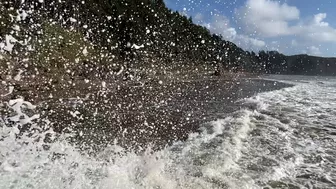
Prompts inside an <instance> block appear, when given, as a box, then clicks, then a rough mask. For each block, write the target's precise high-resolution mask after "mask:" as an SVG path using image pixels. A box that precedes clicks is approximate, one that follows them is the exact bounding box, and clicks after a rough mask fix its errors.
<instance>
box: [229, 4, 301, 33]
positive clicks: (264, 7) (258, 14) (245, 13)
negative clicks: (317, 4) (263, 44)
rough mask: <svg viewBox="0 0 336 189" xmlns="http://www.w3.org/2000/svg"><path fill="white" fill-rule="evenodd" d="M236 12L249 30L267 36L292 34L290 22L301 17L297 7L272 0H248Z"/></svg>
mask: <svg viewBox="0 0 336 189" xmlns="http://www.w3.org/2000/svg"><path fill="white" fill-rule="evenodd" d="M236 13H237V16H238V18H239V19H241V20H242V21H243V22H244V23H243V24H244V25H245V28H246V29H247V30H248V31H249V32H256V33H257V34H260V35H262V36H266V37H274V36H280V35H288V34H291V33H292V29H293V28H292V27H291V26H289V23H288V22H289V21H293V20H298V19H299V17H300V11H299V10H298V9H297V8H296V7H293V6H289V5H287V4H286V3H284V4H280V3H279V2H276V1H270V0H248V1H247V2H246V4H245V6H244V7H242V8H240V9H239V10H238V11H237V12H236Z"/></svg>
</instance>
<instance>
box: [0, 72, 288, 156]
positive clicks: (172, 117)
mask: <svg viewBox="0 0 336 189" xmlns="http://www.w3.org/2000/svg"><path fill="white" fill-rule="evenodd" d="M33 83H34V82H31V83H30V84H26V85H16V86H15V88H16V89H15V90H14V92H13V94H11V95H8V96H6V97H1V98H2V101H6V100H8V99H9V98H12V99H13V98H17V97H19V96H23V97H24V98H25V100H27V101H31V102H33V103H34V104H35V105H38V109H37V111H38V112H39V113H40V114H41V117H42V118H46V119H48V120H49V121H50V122H51V123H52V127H53V128H54V130H55V131H57V132H59V133H64V132H66V133H72V134H74V136H73V137H72V141H73V142H74V143H77V144H79V146H80V147H82V148H85V149H89V148H93V149H97V148H100V147H104V146H106V145H110V144H114V143H115V142H117V143H118V144H119V145H121V146H123V147H126V148H129V149H132V150H141V149H142V148H144V147H145V146H147V145H149V144H152V145H154V148H161V147H163V146H165V145H169V144H171V143H172V142H174V141H179V140H185V139H186V138H187V137H188V134H190V133H193V132H197V131H198V129H199V127H200V125H201V124H202V123H206V122H208V121H211V120H216V119H219V118H223V117H225V116H226V114H227V113H230V112H233V111H235V110H238V109H239V108H241V106H239V103H237V100H239V99H243V98H247V97H251V96H253V95H255V94H257V93H260V92H264V91H271V90H277V89H281V88H284V87H288V86H289V85H287V84H283V83H278V82H273V81H267V80H262V79H256V78H255V79H248V78H238V79H235V80H232V79H229V80H228V79H219V78H204V79H197V80H189V81H186V80H184V81H179V80H169V81H167V80H166V81H160V80H151V81H149V82H144V83H139V82H129V83H127V82H123V83H114V82H106V83H103V82H88V81H86V82H84V81H72V82H69V81H67V85H64V84H57V83H56V84H55V83H52V82H46V83H45V84H43V85H42V84H39V85H34V84H33ZM7 85H8V83H7ZM3 89H4V87H3V86H2V91H3Z"/></svg>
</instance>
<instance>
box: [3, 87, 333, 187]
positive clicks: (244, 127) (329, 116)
mask: <svg viewBox="0 0 336 189" xmlns="http://www.w3.org/2000/svg"><path fill="white" fill-rule="evenodd" d="M298 83H299V84H298ZM298 83H296V84H297V85H296V86H294V87H291V88H287V89H282V90H279V91H272V92H267V93H261V94H259V95H257V96H256V97H252V98H250V99H247V100H246V101H245V103H246V107H247V108H246V109H242V110H240V111H237V112H234V113H232V114H230V115H228V116H227V117H226V118H225V119H220V120H216V121H213V122H210V123H207V124H204V125H203V126H202V128H203V129H202V130H201V132H200V133H199V134H191V135H190V137H189V139H188V140H187V141H185V142H179V143H176V144H174V145H172V146H170V147H167V148H165V149H163V150H161V151H155V152H154V151H152V150H151V149H150V148H149V149H148V150H147V151H146V152H144V153H142V154H136V153H132V152H128V151H125V150H124V149H123V148H121V147H119V146H118V145H114V146H110V147H108V148H106V149H105V150H104V151H101V152H99V153H97V154H96V157H94V158H93V157H90V156H89V155H86V154H85V152H83V151H80V150H79V149H78V148H77V147H76V146H74V145H72V144H70V143H68V142H67V141H66V140H65V139H66V136H65V135H61V136H57V135H56V134H55V133H54V132H53V130H52V129H50V128H48V122H47V120H44V122H43V123H44V124H45V126H44V128H43V129H40V130H36V129H32V130H28V131H26V132H24V133H22V132H20V128H21V127H22V126H27V128H28V126H29V127H31V126H32V127H33V128H34V126H35V128H38V127H39V126H40V125H36V124H37V123H36V121H37V120H39V117H38V115H32V114H31V113H29V114H28V113H26V111H28V110H32V111H33V109H34V108H35V107H34V106H33V105H32V104H30V103H28V102H25V101H24V100H22V99H17V100H12V101H10V102H9V103H8V106H9V107H10V108H11V109H12V110H13V111H14V112H15V114H13V115H11V117H8V118H2V119H0V124H1V129H0V149H1V150H0V188H71V189H72V188H87V189H91V188H106V189H108V188H162V189H171V188H260V187H266V186H269V187H275V186H278V185H281V184H282V185H287V186H288V185H294V186H297V187H304V186H312V187H313V186H314V187H321V188H332V187H333V186H335V182H336V181H335V178H336V171H335V170H333V169H331V167H333V166H335V164H334V162H335V155H336V154H335V151H336V149H335V145H334V144H335V141H336V138H335V135H334V134H332V132H335V131H336V125H335V124H334V123H335V121H336V120H335V118H334V117H335V115H336V109H335V107H336V106H335V103H334V102H335V101H334V100H336V99H335V98H336V97H335V96H336V95H335V94H336V90H335V82H334V81H330V80H329V81H328V82H323V84H322V83H316V82H310V80H308V82H305V83H303V82H298ZM39 124H40V123H39ZM5 125H6V126H5ZM9 126H10V127H9ZM33 131H34V132H33ZM32 132H33V133H32ZM44 138H52V139H51V141H53V142H51V143H47V142H44V140H41V139H44ZM310 176H311V177H310Z"/></svg>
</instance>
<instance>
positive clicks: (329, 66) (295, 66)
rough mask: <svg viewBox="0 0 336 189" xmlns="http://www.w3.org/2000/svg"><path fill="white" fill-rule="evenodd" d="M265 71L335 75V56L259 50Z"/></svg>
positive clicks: (272, 72)
mask: <svg viewBox="0 0 336 189" xmlns="http://www.w3.org/2000/svg"><path fill="white" fill-rule="evenodd" d="M258 58H259V61H260V62H261V64H263V65H265V72H266V73H270V74H295V75H322V76H323V75H324V76H327V75H328V76H332V75H336V58H324V57H316V56H310V55H306V54H301V55H292V56H285V55H283V54H280V53H278V52H276V51H268V52H265V51H261V52H259V55H258Z"/></svg>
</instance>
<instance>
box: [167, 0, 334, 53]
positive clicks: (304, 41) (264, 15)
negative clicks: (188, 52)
mask: <svg viewBox="0 0 336 189" xmlns="http://www.w3.org/2000/svg"><path fill="white" fill-rule="evenodd" d="M165 2H166V5H167V6H168V7H169V8H171V9H173V10H178V11H179V12H181V13H182V14H186V15H188V16H191V17H192V18H193V21H194V22H195V23H197V24H200V25H204V26H206V27H207V28H209V30H210V31H212V32H213V33H217V34H221V35H222V36H223V37H224V38H225V39H226V40H229V41H232V42H234V43H236V44H237V45H238V46H240V47H242V48H244V49H246V50H254V51H259V50H261V49H263V50H277V51H279V52H281V53H284V54H287V55H290V54H302V53H306V54H310V55H318V56H326V57H335V56H336V11H335V8H336V1H335V0H278V1H275V0H165Z"/></svg>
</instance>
